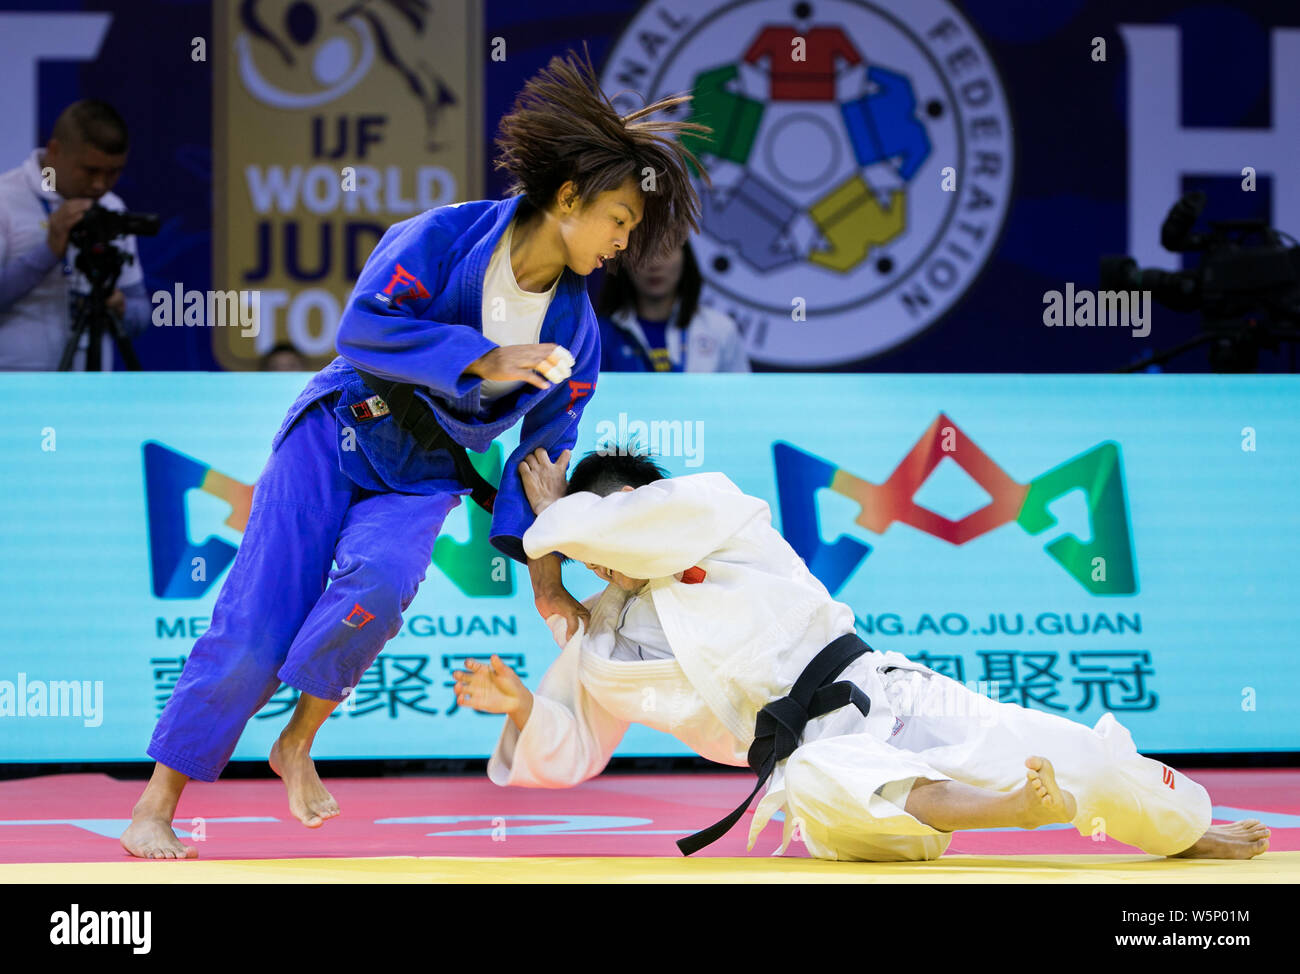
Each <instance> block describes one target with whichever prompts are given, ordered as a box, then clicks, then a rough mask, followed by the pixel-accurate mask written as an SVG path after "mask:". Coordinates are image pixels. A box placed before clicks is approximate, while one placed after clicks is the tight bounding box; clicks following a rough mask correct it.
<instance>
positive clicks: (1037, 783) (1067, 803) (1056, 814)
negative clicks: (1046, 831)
mask: <svg viewBox="0 0 1300 974" xmlns="http://www.w3.org/2000/svg"><path fill="white" fill-rule="evenodd" d="M1025 767H1026V768H1028V769H1029V770H1028V771H1027V772H1026V773H1025V787H1024V789H1023V790H1022V793H1023V795H1024V798H1025V821H1026V823H1028V824H1026V825H1024V826H1022V828H1026V829H1036V828H1038V827H1039V826H1040V825H1050V824H1051V823H1053V822H1069V821H1071V820H1073V818H1074V815H1075V812H1076V811H1077V806H1076V803H1075V801H1074V796H1073V795H1071V794H1070V793H1069V792H1068V791H1066V790H1065V789H1063V788H1062V787H1061V786H1060V785H1058V784H1057V783H1056V771H1055V769H1053V768H1052V762H1051V761H1049V760H1047V758H1040V757H1037V756H1035V757H1030V758H1025Z"/></svg>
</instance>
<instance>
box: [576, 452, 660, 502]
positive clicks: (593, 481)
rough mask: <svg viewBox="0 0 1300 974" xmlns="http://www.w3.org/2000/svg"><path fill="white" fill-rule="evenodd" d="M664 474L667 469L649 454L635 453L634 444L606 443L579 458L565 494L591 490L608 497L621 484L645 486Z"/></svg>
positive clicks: (621, 486)
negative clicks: (630, 445) (631, 445)
mask: <svg viewBox="0 0 1300 974" xmlns="http://www.w3.org/2000/svg"><path fill="white" fill-rule="evenodd" d="M667 476H668V471H666V470H665V469H664V468H663V467H661V466H659V464H657V463H655V462H654V460H652V459H651V458H650V454H648V453H638V452H636V450H635V448H633V447H626V446H621V445H613V444H609V445H606V446H603V447H601V448H600V449H599V450H593V451H592V452H590V453H588V454H587V455H586V456H585V457H583V458H582V459H581V460H579V461H578V465H577V466H576V467H574V468H573V473H572V475H571V476H570V477H569V486H568V489H567V490H565V492H564V494H565V496H566V497H567V496H568V495H570V494H576V493H578V492H579V491H590V492H591V493H593V494H599V495H600V496H601V497H608V496H609V495H610V494H614V493H617V492H618V491H620V490H622V489H623V487H624V486H627V487H644V486H645V485H646V484H653V483H654V482H655V481H656V480H663V479H664V478H666V477H667Z"/></svg>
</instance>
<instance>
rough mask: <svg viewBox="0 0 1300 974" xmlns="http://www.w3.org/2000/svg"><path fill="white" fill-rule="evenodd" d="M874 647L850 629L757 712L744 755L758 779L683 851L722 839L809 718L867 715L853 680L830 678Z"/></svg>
mask: <svg viewBox="0 0 1300 974" xmlns="http://www.w3.org/2000/svg"><path fill="white" fill-rule="evenodd" d="M870 652H872V649H871V647H870V646H868V645H867V644H866V643H865V642H863V641H862V640H861V639H860V638H859V637H858V636H857V634H856V633H848V634H846V635H843V636H840V637H839V638H838V639H836V640H834V641H833V642H831V643H829V644H828V645H827V646H826V647H825V648H824V649H822V650H821V652H819V653H818V654H817V655H816V656H815V657H813V659H812V662H810V663H809V664H808V665H807V666H806V667H804V671H803V672H802V673H801V674H799V679H797V680H795V682H794V686H793V687H792V688H791V690H790V693H789V694H788V695H787V696H784V697H781V698H780V699H778V700H773V701H772V702H771V703H769V704H768V705H767V706H766V707H764V708H763V709H762V710H760V711H759V712H758V719H757V720H756V721H755V722H754V743H753V744H751V745H750V746H749V753H748V755H747V759H748V761H749V767H750V769H751V770H752V771H753V772H754V773H755V774H756V775H758V784H756V785H754V790H753V791H751V792H750V793H749V797H748V798H746V799H745V800H744V801H743V802H741V803H740V806H739V807H738V808H737V809H736V810H735V811H734V812H732V813H731V814H729V815H728V816H727V817H726V818H724V819H722V820H721V821H720V822H716V823H714V824H713V825H710V826H709V827H708V828H707V829H703V830H701V831H699V832H696V833H695V834H694V835H689V836H687V837H686V838H684V839H678V840H677V848H679V849H681V850H682V855H686V856H689V855H691V854H692V853H694V852H699V850H701V849H703V848H704V847H705V846H707V845H710V844H712V843H714V842H716V841H718V839H720V838H722V837H723V836H724V835H726V834H727V833H728V832H729V831H731V828H732V826H734V825H735V824H736V823H737V822H739V821H740V817H741V816H742V815H744V814H745V809H747V808H749V804H750V802H752V801H753V800H754V796H755V795H757V794H758V791H759V789H760V788H762V787H763V785H764V784H766V783H767V779H768V778H770V777H772V772H773V771H774V770H776V766H777V763H778V762H780V761H784V760H785V759H786V758H788V757H789V756H790V755H791V754H793V753H794V752H795V749H796V748H797V747H798V746H799V744H800V743H801V742H802V740H803V732H804V729H805V728H806V727H807V726H808V721H810V720H814V719H816V718H818V717H824V716H825V715H826V714H829V713H831V712H832V711H835V710H839V709H840V708H841V707H846V706H848V705H849V704H853V706H855V707H857V708H858V710H860V711H861V712H862V716H863V717H865V716H867V714H868V713H869V712H870V711H871V699H870V698H869V697H868V696H867V695H866V694H865V693H863V692H862V688H861V687H859V686H857V685H856V684H854V683H849V682H848V681H842V682H839V683H835V682H833V681H834V680H835V678H836V677H838V676H839V675H840V674H841V673H843V672H844V669H845V668H846V667H847V666H848V665H849V664H850V663H852V662H853V661H854V660H855V659H857V658H858V657H859V656H861V655H862V654H864V653H870Z"/></svg>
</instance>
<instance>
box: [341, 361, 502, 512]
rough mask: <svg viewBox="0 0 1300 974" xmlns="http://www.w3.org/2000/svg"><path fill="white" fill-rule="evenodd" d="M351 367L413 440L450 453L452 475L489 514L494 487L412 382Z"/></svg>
mask: <svg viewBox="0 0 1300 974" xmlns="http://www.w3.org/2000/svg"><path fill="white" fill-rule="evenodd" d="M353 369H355V370H356V373H357V375H359V376H360V377H361V380H362V381H363V382H364V383H365V384H366V385H367V386H369V387H370V390H371V391H372V392H374V394H375V395H377V396H379V398H380V399H382V400H384V404H385V405H386V406H387V407H388V411H389V412H390V413H391V414H392V417H393V419H394V421H395V422H396V423H397V425H398V426H400V427H401V428H402V429H404V430H405V431H406V432H408V433H410V434H411V436H413V437H415V442H417V443H419V444H420V446H422V447H424V449H426V450H446V451H447V452H448V453H450V454H451V460H452V463H454V464H455V465H456V476H457V477H458V478H459V479H460V482H461V483H462V484H464V485H465V486H466V487H468V488H469V496H470V497H471V498H472V499H473V501H474V503H476V504H478V506H479V507H481V508H483V510H485V511H487V512H488V513H489V514H491V513H492V505H493V503H494V502H495V501H496V497H497V489H496V488H495V487H493V486H492V485H491V484H490V483H488V482H487V481H486V480H484V479H483V476H482V475H481V474H480V473H479V472H478V471H477V470H475V469H474V464H473V463H471V462H470V459H469V454H468V453H467V452H466V451H465V448H464V447H463V446H461V445H460V444H459V443H457V442H456V441H455V440H453V439H452V438H451V434H450V433H448V432H447V431H446V430H445V429H443V428H442V426H441V425H440V424H439V423H438V418H437V417H436V416H434V414H433V410H432V409H430V408H429V405H428V403H426V402H424V401H423V400H422V399H420V397H419V396H417V395H416V394H415V386H413V385H410V384H408V383H404V382H391V381H389V380H388V379H381V378H379V376H377V375H371V374H370V373H369V372H362V371H361V370H360V369H358V368H356V366H353Z"/></svg>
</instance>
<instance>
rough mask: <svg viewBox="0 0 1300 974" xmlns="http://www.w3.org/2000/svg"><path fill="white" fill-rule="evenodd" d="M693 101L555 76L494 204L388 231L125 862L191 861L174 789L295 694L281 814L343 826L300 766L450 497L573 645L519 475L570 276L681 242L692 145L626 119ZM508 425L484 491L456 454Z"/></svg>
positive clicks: (539, 441)
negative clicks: (488, 520) (502, 453)
mask: <svg viewBox="0 0 1300 974" xmlns="http://www.w3.org/2000/svg"><path fill="white" fill-rule="evenodd" d="M689 99H690V96H689V95H678V96H675V97H672V98H666V99H663V100H661V101H659V102H656V103H655V104H653V105H650V106H647V107H646V108H643V109H640V110H638V111H635V112H632V113H630V114H628V115H625V116H620V115H619V113H618V112H617V111H616V110H615V109H614V106H613V104H612V103H611V102H610V101H609V100H608V98H606V97H605V95H604V94H603V93H602V92H601V90H600V87H599V84H598V82H597V81H596V78H595V72H594V70H593V69H592V66H591V62H590V58H589V56H588V57H587V59H586V60H585V61H575V59H574V58H573V57H572V56H570V57H568V58H565V59H561V58H554V59H552V61H551V63H550V65H549V66H548V67H547V68H546V69H543V70H542V71H541V72H539V73H538V75H536V76H535V77H533V78H532V79H530V80H529V81H528V83H527V84H526V85H525V86H524V88H523V90H522V92H521V93H520V95H519V97H518V98H517V100H516V102H515V105H514V107H513V110H512V111H511V113H510V114H509V115H507V116H505V117H504V118H503V119H502V121H501V126H500V133H499V135H498V138H497V147H498V150H499V152H498V157H497V160H496V163H495V165H496V167H497V168H498V169H502V170H504V171H505V172H506V173H507V174H508V175H509V176H510V177H511V178H512V180H513V182H512V184H511V186H510V190H509V196H508V197H507V198H506V199H504V200H500V201H493V200H481V201H474V202H466V203H459V204H455V205H451V206H444V207H439V208H438V209H435V210H431V211H429V212H426V213H424V214H421V215H420V216H416V217H414V218H412V219H410V220H406V221H404V222H402V223H398V224H396V225H395V226H393V227H391V228H390V229H389V230H388V232H387V233H386V234H385V235H384V237H383V239H382V240H381V241H380V242H379V245H378V246H377V247H376V248H375V251H374V253H373V254H372V255H371V256H370V259H369V260H368V261H367V263H366V266H365V268H364V270H363V271H362V273H361V277H360V279H359V280H358V281H357V285H356V289H355V290H354V291H353V293H352V296H351V298H350V300H349V302H348V305H347V307H346V309H345V311H344V313H343V317H342V319H341V321H340V323H339V331H338V337H337V344H338V351H339V356H338V357H337V358H336V359H335V360H334V361H333V362H332V363H330V365H328V366H326V367H325V368H324V369H323V370H321V372H320V373H318V374H317V375H316V376H315V377H314V378H313V379H312V380H311V381H310V382H309V383H308V385H307V387H306V389H304V390H303V392H302V394H301V395H300V396H299V397H298V399H297V401H296V402H295V403H294V404H293V406H292V407H291V408H290V410H289V413H288V415H287V416H286V417H285V420H284V423H283V425H282V426H281V428H280V430H279V432H278V433H277V434H276V436H275V438H274V440H273V442H272V454H271V458H270V460H269V461H268V462H267V465H266V468H265V469H264V470H263V472H262V475H261V476H260V477H259V479H258V481H257V486H256V488H255V491H254V495H253V504H252V509H251V511H250V514H249V519H248V526H247V528H246V529H245V533H244V539H243V543H242V544H241V545H240V548H239V551H238V553H237V555H236V557H235V560H234V562H233V564H232V565H231V569H230V573H229V575H228V576H227V578H226V581H225V583H224V585H223V586H222V589H221V592H220V594H219V595H218V597H217V601H216V604H215V606H214V607H213V612H212V622H211V626H210V628H209V629H208V630H207V632H206V633H204V634H203V636H201V637H200V638H199V640H198V641H197V642H196V643H195V645H194V649H193V651H192V652H191V654H190V656H189V659H188V661H187V662H186V664H185V668H184V671H183V672H182V674H181V677H180V679H179V680H178V682H177V684H176V688H175V690H174V692H173V693H172V696H171V698H170V700H169V701H168V703H167V706H166V708H165V709H164V710H163V713H162V715H161V717H160V718H159V720H158V724H157V726H156V728H155V730H154V734H153V738H152V740H151V742H150V745H149V749H148V753H149V756H150V757H152V758H153V759H154V760H155V761H156V762H157V764H156V765H155V768H154V772H153V776H152V778H151V779H150V781H149V784H148V786H147V787H146V788H145V790H144V794H143V795H142V796H141V797H140V800H139V801H138V802H137V804H136V806H135V809H134V811H133V813H132V818H131V824H130V825H129V826H128V828H127V829H126V831H125V832H124V833H123V835H122V839H121V841H122V845H123V846H124V847H125V848H126V850H127V851H128V852H130V853H131V854H132V855H135V856H140V857H142V858H151V859H175V858H190V857H193V856H195V855H197V852H196V850H195V849H194V848H192V847H190V846H186V845H184V844H183V843H182V842H181V841H180V840H179V839H178V838H177V836H176V834H175V832H174V831H173V830H172V820H173V817H174V815H175V812H176V806H177V803H178V802H179V800H180V796H181V792H182V790H183V789H184V787H185V785H186V783H187V782H188V781H189V780H190V779H191V778H197V779H199V780H200V781H215V780H216V778H217V777H218V776H219V775H220V774H221V771H222V770H223V769H224V768H225V766H226V763H227V762H228V761H229V759H230V756H231V754H232V753H233V751H234V749H235V745H236V743H237V742H238V740H239V737H240V734H241V733H242V732H243V729H244V726H245V724H246V723H247V722H248V720H249V719H250V718H251V717H252V716H253V715H254V714H255V713H257V711H258V710H260V709H261V708H262V707H263V706H264V705H265V704H266V702H267V701H268V700H269V699H270V698H271V696H272V695H273V694H274V693H275V691H276V690H277V689H278V688H279V686H280V684H281V682H283V683H285V684H287V685H289V686H291V687H294V688H295V689H296V690H298V691H299V697H298V703H297V706H296V709H295V710H294V713H293V716H292V717H291V719H290V720H289V722H288V724H287V726H286V727H285V728H284V730H283V732H282V733H281V734H280V737H279V739H278V740H277V741H276V742H275V744H274V746H273V748H272V750H271V755H270V763H271V767H272V769H273V770H274V771H275V772H276V774H278V775H279V776H280V777H281V778H282V779H283V780H284V782H285V786H286V788H287V790H288V798H289V808H290V810H291V812H292V813H293V814H294V816H295V817H297V818H298V819H299V820H300V821H301V822H302V823H303V824H304V825H306V826H308V827H309V828H316V827H319V826H320V825H321V824H323V822H324V821H325V820H326V819H328V818H330V817H332V816H334V815H337V814H338V813H339V809H338V804H337V803H336V802H335V801H334V799H333V798H332V797H331V796H330V793H329V791H328V790H327V789H326V788H325V786H324V785H323V784H322V782H321V780H320V778H319V777H318V776H317V774H316V770H315V766H314V764H313V762H312V759H311V746H312V742H313V740H314V738H315V734H316V732H317V730H318V729H319V728H320V726H321V725H322V724H323V723H324V722H325V719H326V718H327V717H328V716H329V714H330V713H331V712H332V711H333V709H334V708H335V707H336V706H337V705H338V703H339V702H340V701H341V700H343V699H345V698H346V697H347V695H348V694H349V693H350V692H351V690H352V689H353V688H355V687H356V686H357V685H358V683H359V681H360V679H361V676H362V674H363V673H364V672H365V671H366V669H367V668H368V667H369V666H370V665H371V663H372V662H373V661H374V660H375V658H376V657H377V656H378V655H379V652H380V650H381V649H382V648H383V646H384V644H385V643H386V642H387V641H388V640H389V639H391V638H392V637H393V636H395V635H396V634H397V633H398V631H399V630H400V628H401V624H402V612H403V611H405V609H406V607H407V605H408V604H409V603H410V601H411V599H412V598H413V597H414V595H415V592H416V589H417V588H418V587H419V585H420V583H421V582H422V581H423V579H424V574H425V569H426V568H427V567H428V565H429V562H430V556H431V552H432V550H433V544H434V540H435V539H436V537H437V535H438V532H439V530H440V529H441V527H442V523H443V520H444V519H445V518H446V516H447V514H448V513H449V512H450V511H451V510H452V509H453V508H455V507H456V505H457V504H459V503H460V499H461V497H463V496H464V495H466V494H471V495H472V497H473V499H474V501H475V502H476V503H479V504H481V505H482V506H484V507H485V508H487V509H489V510H490V511H491V513H492V527H491V533H490V536H491V541H492V544H493V545H494V546H496V548H498V549H499V550H500V551H502V552H504V553H505V554H507V555H509V556H510V557H511V558H514V559H515V560H517V561H520V562H523V563H526V564H527V565H528V568H529V574H530V577H531V580H532V585H533V593H534V601H535V604H536V606H537V609H538V611H539V612H540V613H541V614H542V616H543V618H550V617H552V616H555V615H560V616H563V617H564V619H565V623H566V627H567V630H568V632H570V633H572V632H574V631H576V628H577V625H578V621H579V619H581V618H584V617H585V616H586V610H585V609H584V608H583V607H582V606H581V605H580V604H579V603H578V602H577V601H576V600H574V599H573V597H572V596H571V595H570V594H569V593H568V592H567V591H565V589H564V587H563V585H562V584H561V582H560V559H559V556H558V555H554V554H552V555H548V556H546V557H544V558H539V559H529V558H528V557H527V556H526V555H525V553H524V549H523V545H522V542H521V540H520V539H521V537H522V536H523V534H524V532H525V531H526V530H527V529H528V527H529V526H530V525H531V524H532V521H533V513H532V509H531V507H530V505H529V504H528V501H527V498H526V497H525V495H524V491H523V487H522V484H521V482H520V478H519V469H520V467H521V466H522V461H523V460H524V458H525V457H527V456H530V455H537V456H541V455H545V456H547V457H548V458H550V459H551V460H553V461H560V460H561V459H567V455H568V453H569V452H570V450H571V448H572V447H573V445H574V443H575V441H576V439H577V433H578V423H579V420H580V418H581V416H582V411H583V408H584V407H585V406H586V404H587V403H588V402H589V401H590V399H591V395H592V393H593V392H594V391H595V386H596V377H597V371H598V367H599V363H600V339H599V331H598V328H597V324H596V319H595V314H594V312H593V310H592V307H591V302H590V300H589V299H588V297H587V291H586V285H585V281H584V278H585V276H586V275H588V274H590V273H591V272H592V271H594V270H596V269H597V268H598V267H600V266H602V265H603V264H604V263H605V262H606V261H608V260H613V259H618V260H626V261H628V262H629V263H631V264H633V265H636V264H639V263H640V262H642V261H646V260H655V259H658V258H659V257H661V256H662V255H663V254H664V253H665V252H667V251H670V250H671V249H672V248H674V247H676V246H679V245H680V242H681V240H682V239H683V238H684V237H685V235H686V234H687V233H688V232H689V229H691V228H694V229H698V227H697V220H698V217H699V198H698V196H697V194H696V192H695V189H694V187H693V186H692V184H691V182H690V175H689V170H688V161H689V163H695V159H694V157H693V156H691V154H690V152H689V151H688V150H686V149H685V148H683V147H682V146H681V145H680V144H679V143H677V142H676V141H674V140H673V139H672V138H671V135H674V134H676V133H678V132H680V131H682V130H684V129H690V130H699V131H703V132H708V131H709V130H708V129H707V128H706V127H704V126H702V125H697V124H695V123H690V122H665V121H653V122H651V121H638V120H639V119H642V118H643V117H645V116H647V115H650V114H653V113H656V112H658V111H662V110H664V109H666V108H670V107H672V106H675V105H678V104H681V103H683V102H686V101H688V100H689ZM697 168H698V164H697ZM701 171H702V170H701ZM705 179H706V180H707V175H706V177H705ZM517 423H522V427H521V430H520V436H519V447H518V449H516V450H515V451H514V453H513V454H512V455H511V457H510V459H509V460H508V461H507V462H506V464H505V466H504V473H503V475H502V478H501V484H500V487H499V489H496V490H494V489H493V488H492V487H491V486H490V485H488V484H486V483H485V482H483V481H482V479H481V478H480V477H479V476H478V475H477V474H476V473H475V472H474V470H473V467H472V466H471V465H470V464H469V461H468V457H467V456H466V454H465V450H466V448H468V449H471V450H475V451H478V452H481V451H484V450H487V449H488V448H489V447H490V446H491V444H492V442H493V440H494V439H495V438H496V437H498V436H500V435H501V434H502V433H504V432H505V431H506V430H508V429H510V428H512V427H513V426H515V425H516V424H517ZM538 451H540V452H538Z"/></svg>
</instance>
